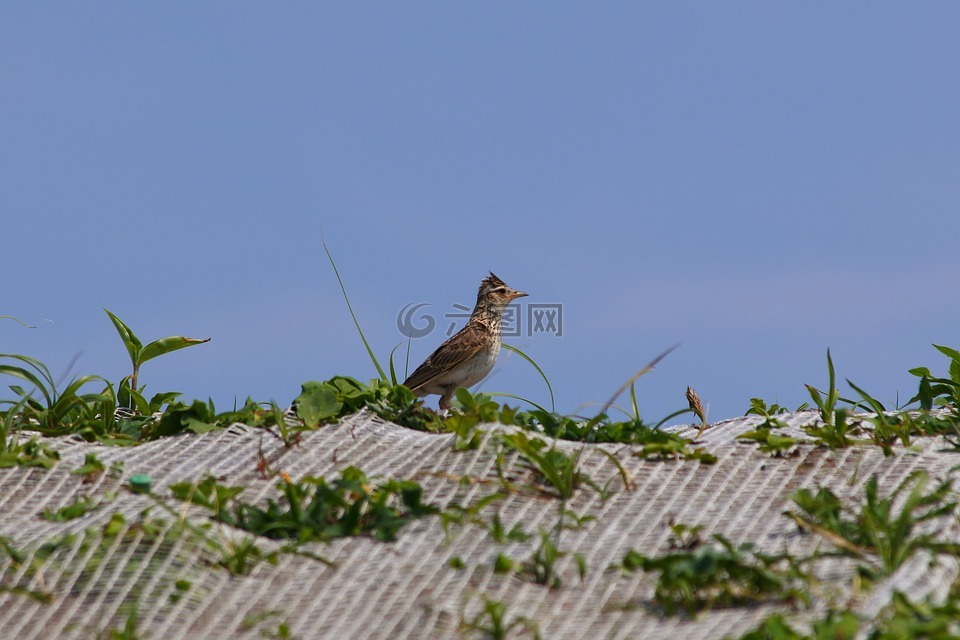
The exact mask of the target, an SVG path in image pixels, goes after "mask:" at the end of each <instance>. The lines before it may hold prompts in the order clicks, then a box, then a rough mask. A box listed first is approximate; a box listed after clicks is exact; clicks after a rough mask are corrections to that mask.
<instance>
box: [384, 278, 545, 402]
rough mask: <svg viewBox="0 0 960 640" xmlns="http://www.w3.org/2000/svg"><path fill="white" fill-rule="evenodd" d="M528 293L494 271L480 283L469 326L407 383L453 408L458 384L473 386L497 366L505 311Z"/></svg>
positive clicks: (412, 388) (420, 395) (421, 366)
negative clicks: (451, 403)
mask: <svg viewBox="0 0 960 640" xmlns="http://www.w3.org/2000/svg"><path fill="white" fill-rule="evenodd" d="M525 295H527V294H526V293H524V292H522V291H517V290H516V289H511V288H510V287H509V286H507V284H506V283H505V282H504V281H503V280H501V279H500V278H498V277H497V276H495V275H493V273H492V272H491V273H490V275H489V276H487V277H486V278H484V279H483V281H482V282H481V283H480V290H479V291H478V292H477V306H475V307H474V308H473V314H471V316H470V320H468V321H467V324H466V326H464V327H463V329H461V330H460V331H458V332H457V333H456V334H454V335H453V336H451V337H450V339H448V340H447V341H446V342H444V343H443V344H441V345H440V346H439V347H438V348H437V350H436V351H434V352H433V353H432V354H431V355H430V357H429V358H427V359H426V360H424V362H423V364H421V365H420V366H419V367H417V370H416V371H414V372H413V373H412V374H411V375H410V377H409V378H407V379H406V380H405V381H404V383H403V384H404V385H406V386H407V387H409V388H410V390H411V391H413V392H414V393H415V394H416V395H417V397H423V396H426V395H430V394H438V395H439V396H440V408H441V409H449V408H450V399H451V398H452V397H453V392H454V391H456V389H457V387H471V386H473V385H475V384H476V383H478V382H480V381H481V380H483V379H484V378H485V377H486V376H487V374H488V373H490V370H491V369H493V365H494V363H495V362H496V361H497V356H498V355H499V354H500V341H501V340H500V334H501V326H502V324H503V310H504V309H505V308H506V306H507V305H508V304H509V303H510V301H511V300H514V299H516V298H522V297H523V296H525Z"/></svg>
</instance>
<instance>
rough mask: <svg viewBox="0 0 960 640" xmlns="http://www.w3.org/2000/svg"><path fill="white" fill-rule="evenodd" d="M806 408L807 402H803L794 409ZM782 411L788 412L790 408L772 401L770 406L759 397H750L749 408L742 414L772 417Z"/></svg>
mask: <svg viewBox="0 0 960 640" xmlns="http://www.w3.org/2000/svg"><path fill="white" fill-rule="evenodd" d="M806 408H807V403H806V402H804V403H803V404H802V405H800V406H799V407H797V408H796V409H795V411H803V410H804V409H806ZM784 413H790V409H788V408H787V407H784V406H781V405H779V404H777V403H776V402H774V403H773V404H771V405H770V406H767V403H766V402H764V401H763V400H762V399H761V398H750V408H749V409H747V412H746V413H745V414H744V415H747V416H749V415H755V416H762V417H764V418H772V417H774V416H779V415H782V414H784Z"/></svg>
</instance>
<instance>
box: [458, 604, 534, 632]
mask: <svg viewBox="0 0 960 640" xmlns="http://www.w3.org/2000/svg"><path fill="white" fill-rule="evenodd" d="M514 629H518V630H521V633H529V634H531V636H532V637H533V638H534V640H539V638H540V631H539V629H538V628H537V625H536V624H535V623H534V622H533V621H532V620H530V619H529V618H526V617H524V616H519V617H516V618H513V619H512V620H509V619H508V617H507V605H506V604H504V603H503V602H500V601H495V600H490V599H489V598H486V597H485V598H484V599H483V609H481V610H480V611H479V612H478V613H477V614H476V615H475V616H474V617H473V618H471V619H470V620H466V619H465V618H464V617H463V616H461V619H460V631H461V632H465V633H470V634H480V635H481V637H483V638H487V639H488V640H506V638H507V637H509V636H510V633H511V632H512V631H513V630H514Z"/></svg>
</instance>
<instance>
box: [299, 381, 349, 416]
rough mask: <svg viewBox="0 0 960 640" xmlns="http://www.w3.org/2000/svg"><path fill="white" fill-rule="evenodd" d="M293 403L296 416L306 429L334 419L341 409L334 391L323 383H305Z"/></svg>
mask: <svg viewBox="0 0 960 640" xmlns="http://www.w3.org/2000/svg"><path fill="white" fill-rule="evenodd" d="M295 402H296V406H297V415H298V416H299V417H300V419H301V420H303V422H304V424H305V425H307V426H308V427H316V426H317V425H319V424H320V422H321V421H326V420H330V419H331V418H336V417H337V416H338V415H340V410H341V409H343V403H342V402H341V401H340V400H339V399H338V398H337V393H336V391H335V389H334V388H333V387H332V386H331V385H329V384H327V383H325V382H315V381H312V382H305V383H304V384H303V385H302V386H301V392H300V395H299V396H297V399H296V401H295Z"/></svg>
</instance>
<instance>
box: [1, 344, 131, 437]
mask: <svg viewBox="0 0 960 640" xmlns="http://www.w3.org/2000/svg"><path fill="white" fill-rule="evenodd" d="M0 358H7V359H9V360H12V361H14V363H15V364H0V374H6V375H8V376H11V377H14V378H19V379H21V380H24V381H26V382H28V383H30V384H31V385H32V387H33V388H32V389H30V390H29V391H27V390H26V389H24V388H23V387H21V386H19V385H10V390H11V391H13V392H14V393H15V394H16V396H17V398H16V399H15V400H0V407H2V406H4V405H6V407H7V408H6V410H5V411H3V415H4V417H5V419H6V423H7V425H8V427H7V429H6V430H7V431H10V430H12V429H13V428H14V427H16V428H22V429H30V430H34V431H39V432H40V433H43V434H47V435H60V434H62V433H65V432H69V431H81V430H85V429H88V430H91V431H95V432H106V431H107V430H108V429H109V428H111V427H112V424H113V411H114V409H115V408H116V397H115V395H114V393H113V387H112V386H111V385H110V383H109V382H107V381H106V380H105V379H104V378H101V377H100V376H92V375H87V376H80V377H78V378H74V379H73V380H71V381H70V382H69V383H68V384H67V385H66V386H65V387H64V388H63V389H62V390H60V389H58V388H57V386H58V385H57V382H56V380H55V378H54V377H53V374H51V373H50V370H49V369H48V368H47V366H46V365H44V364H43V363H42V362H40V361H39V360H37V359H35V358H31V357H29V356H23V355H15V354H0ZM96 382H101V383H103V384H104V385H105V386H104V389H103V391H101V392H99V393H81V390H82V388H83V387H84V386H86V385H88V384H91V383H96ZM35 394H38V395H39V398H34V395H35Z"/></svg>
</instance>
